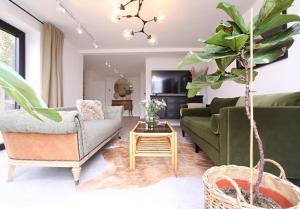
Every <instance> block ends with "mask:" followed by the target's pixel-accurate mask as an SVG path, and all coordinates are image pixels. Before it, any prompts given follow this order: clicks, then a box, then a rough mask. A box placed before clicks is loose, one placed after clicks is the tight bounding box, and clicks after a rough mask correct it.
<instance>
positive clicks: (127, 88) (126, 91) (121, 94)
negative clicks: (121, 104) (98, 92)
mask: <svg viewBox="0 0 300 209" xmlns="http://www.w3.org/2000/svg"><path fill="white" fill-rule="evenodd" d="M114 90H115V93H114V98H115V99H119V98H125V97H128V96H130V95H131V94H132V92H133V88H132V84H131V83H130V81H128V80H127V79H125V78H120V79H118V80H117V81H116V82H115V85H114Z"/></svg>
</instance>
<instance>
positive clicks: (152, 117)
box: [145, 115, 159, 129]
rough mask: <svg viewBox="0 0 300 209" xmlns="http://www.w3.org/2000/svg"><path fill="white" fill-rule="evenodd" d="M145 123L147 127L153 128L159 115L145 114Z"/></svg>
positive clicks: (157, 121)
mask: <svg viewBox="0 0 300 209" xmlns="http://www.w3.org/2000/svg"><path fill="white" fill-rule="evenodd" d="M145 119H146V123H147V125H148V128H150V129H153V128H155V127H156V126H157V125H158V123H159V117H158V115H146V118H145Z"/></svg>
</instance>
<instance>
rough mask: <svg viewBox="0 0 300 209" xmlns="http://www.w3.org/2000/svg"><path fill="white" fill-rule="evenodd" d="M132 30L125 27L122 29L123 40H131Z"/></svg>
mask: <svg viewBox="0 0 300 209" xmlns="http://www.w3.org/2000/svg"><path fill="white" fill-rule="evenodd" d="M133 35H134V33H133V31H132V30H129V29H126V30H124V31H123V37H124V38H125V40H128V41H129V40H131V39H132V38H133Z"/></svg>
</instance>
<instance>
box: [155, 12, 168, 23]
mask: <svg viewBox="0 0 300 209" xmlns="http://www.w3.org/2000/svg"><path fill="white" fill-rule="evenodd" d="M165 19H166V15H165V14H163V13H162V12H159V13H158V15H157V17H155V18H154V21H155V22H157V23H158V24H159V23H163V22H164V20H165Z"/></svg>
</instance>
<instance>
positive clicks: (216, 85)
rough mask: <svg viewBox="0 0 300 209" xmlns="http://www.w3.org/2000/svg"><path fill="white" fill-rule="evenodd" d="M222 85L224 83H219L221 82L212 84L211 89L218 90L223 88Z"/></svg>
mask: <svg viewBox="0 0 300 209" xmlns="http://www.w3.org/2000/svg"><path fill="white" fill-rule="evenodd" d="M222 84H223V81H219V82H216V83H213V84H211V85H210V88H211V89H214V90H216V89H219V88H221V86H222Z"/></svg>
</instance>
